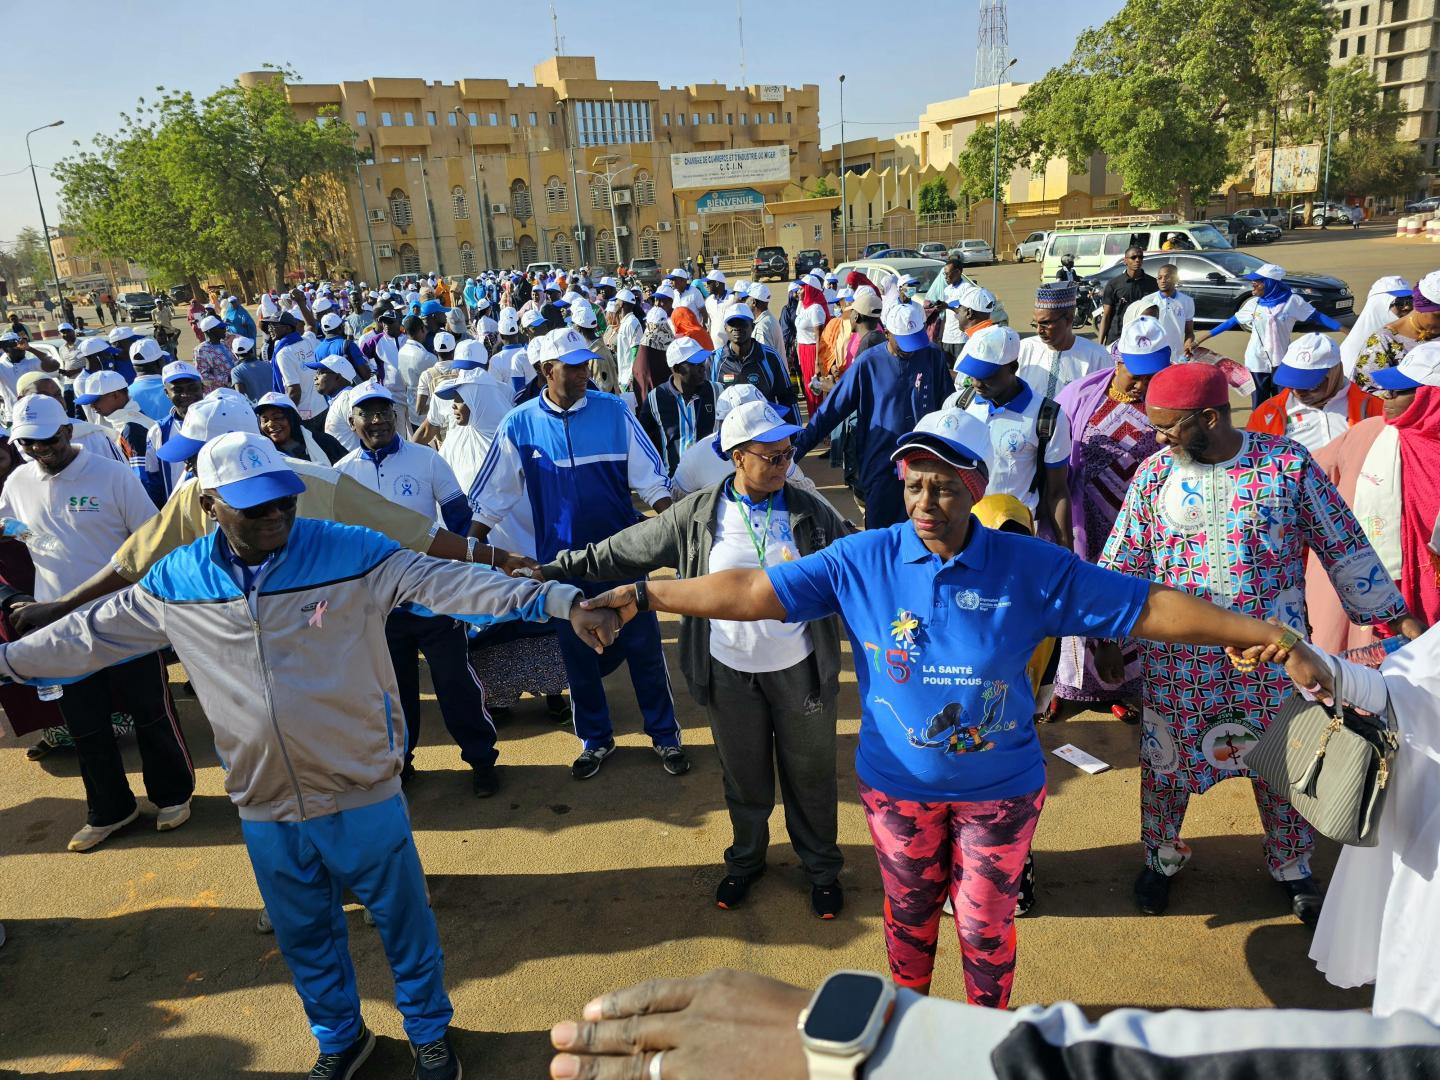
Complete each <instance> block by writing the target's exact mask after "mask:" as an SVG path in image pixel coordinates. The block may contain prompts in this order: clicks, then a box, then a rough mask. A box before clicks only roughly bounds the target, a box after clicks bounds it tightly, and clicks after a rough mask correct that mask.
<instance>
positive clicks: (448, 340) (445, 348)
mask: <svg viewBox="0 0 1440 1080" xmlns="http://www.w3.org/2000/svg"><path fill="white" fill-rule="evenodd" d="M430 346H431V348H433V349H434V350H435V352H437V353H442V352H450V353H453V352H454V351H455V335H454V334H452V333H450V331H448V330H441V331H440V332H439V333H438V334H436V335H435V337H434V338H432V339H431V341H430Z"/></svg>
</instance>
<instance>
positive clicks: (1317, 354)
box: [1121, 319, 1340, 390]
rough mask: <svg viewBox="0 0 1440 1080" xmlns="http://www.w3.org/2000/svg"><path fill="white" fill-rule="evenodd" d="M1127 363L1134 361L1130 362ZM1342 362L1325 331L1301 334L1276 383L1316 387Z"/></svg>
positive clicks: (1277, 371) (1298, 387)
mask: <svg viewBox="0 0 1440 1080" xmlns="http://www.w3.org/2000/svg"><path fill="white" fill-rule="evenodd" d="M1139 321H1140V320H1139V319H1137V320H1136V322H1139ZM1121 351H1122V352H1123V351H1124V350H1123V349H1122V350H1121ZM1125 366H1126V367H1129V366H1130V365H1129V364H1128V363H1127V364H1126V365H1125ZM1339 366H1340V346H1338V345H1336V344H1335V342H1333V341H1331V340H1330V339H1329V338H1328V337H1326V336H1325V335H1324V334H1317V333H1314V332H1312V333H1309V334H1301V335H1300V336H1299V337H1297V338H1296V339H1295V340H1294V341H1292V342H1290V347H1289V348H1288V349H1286V350H1285V358H1284V359H1283V360H1281V361H1280V366H1279V367H1277V368H1276V369H1275V375H1274V380H1275V385H1276V386H1284V387H1286V388H1288V389H1291V390H1313V389H1315V387H1317V386H1319V385H1320V384H1321V383H1322V382H1324V381H1325V379H1326V377H1327V376H1329V374H1330V372H1331V371H1332V370H1333V369H1334V368H1337V367H1339Z"/></svg>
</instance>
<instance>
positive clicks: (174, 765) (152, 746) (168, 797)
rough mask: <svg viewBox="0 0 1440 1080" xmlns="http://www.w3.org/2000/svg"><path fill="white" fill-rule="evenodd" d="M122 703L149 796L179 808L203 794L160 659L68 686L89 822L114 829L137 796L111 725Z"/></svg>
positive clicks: (66, 704) (66, 700) (64, 701)
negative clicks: (130, 718) (198, 792)
mask: <svg viewBox="0 0 1440 1080" xmlns="http://www.w3.org/2000/svg"><path fill="white" fill-rule="evenodd" d="M116 698H118V699H119V700H120V701H121V702H122V703H123V705H124V707H125V708H126V709H127V710H129V712H130V715H131V716H133V717H134V718H135V741H136V742H137V743H138V744H139V746H140V765H141V775H142V776H143V777H144V780H145V797H146V798H147V799H149V800H150V801H151V802H152V803H154V804H155V805H156V806H157V807H164V806H179V805H180V804H181V803H183V802H185V801H187V800H188V799H189V798H190V796H191V795H192V794H193V793H194V791H195V767H194V765H193V764H191V761H190V750H189V748H188V747H187V746H186V745H185V736H184V734H183V733H182V732H181V731H180V721H179V718H178V717H177V716H176V714H175V702H174V700H173V699H172V698H171V697H170V681H169V679H168V677H167V676H166V673H165V663H164V661H163V660H162V659H161V656H160V654H159V653H151V654H150V655H149V656H142V657H140V658H139V659H137V660H129V661H126V662H125V663H123V664H116V665H115V666H114V667H111V668H106V669H105V670H104V671H97V672H96V673H95V674H94V675H89V676H87V677H86V678H84V679H81V680H80V681H79V682H75V683H70V684H68V685H66V687H65V696H64V697H62V698H61V699H60V712H61V715H63V716H64V717H65V726H66V727H67V728H68V729H69V731H70V737H71V738H73V739H74V740H75V752H76V755H77V756H78V757H79V758H80V779H81V780H82V781H84V784H85V805H86V820H87V822H88V823H89V824H91V825H113V824H115V822H117V821H123V820H124V819H125V818H127V817H129V816H130V812H131V811H132V810H134V809H135V795H134V794H133V793H132V792H131V790H130V782H129V781H128V780H127V779H126V777H125V762H124V760H123V759H122V758H121V756H120V747H119V745H118V744H117V743H116V741H115V730H114V728H112V727H111V726H110V714H111V713H112V712H113V711H114V705H113V703H114V701H115V699H116Z"/></svg>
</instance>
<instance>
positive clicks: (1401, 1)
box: [1390, 0, 1410, 22]
mask: <svg viewBox="0 0 1440 1080" xmlns="http://www.w3.org/2000/svg"><path fill="white" fill-rule="evenodd" d="M1409 17H1410V0H1394V2H1393V3H1392V4H1391V5H1390V21H1391V22H1404V21H1405V20H1406V19H1408V18H1409Z"/></svg>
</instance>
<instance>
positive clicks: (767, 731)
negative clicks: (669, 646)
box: [707, 655, 844, 885]
mask: <svg viewBox="0 0 1440 1080" xmlns="http://www.w3.org/2000/svg"><path fill="white" fill-rule="evenodd" d="M707 708H708V711H709V713H710V730H711V731H712V732H713V733H714V736H715V749H716V750H718V751H719V752H720V767H721V770H722V772H723V777H724V782H725V807H726V809H727V810H729V812H730V828H731V830H732V833H733V836H734V842H733V843H732V844H731V845H730V847H729V848H728V849H727V850H726V852H725V869H726V870H727V871H729V872H730V873H732V874H753V873H755V872H756V871H757V870H759V869H760V868H761V867H763V866H764V865H765V853H766V849H767V848H768V847H769V846H770V814H771V812H772V811H773V810H774V809H775V776H776V773H777V772H778V773H779V776H780V793H781V795H783V796H784V799H785V829H786V831H787V832H789V834H790V846H791V847H793V848H794V849H795V854H796V855H797V856H799V858H800V862H801V865H803V866H804V867H805V874H806V876H807V877H808V878H809V879H810V883H811V884H812V885H829V884H831V883H832V882H834V880H835V878H836V876H837V875H838V874H839V873H840V867H841V866H842V865H844V857H843V856H842V855H841V854H840V848H839V846H838V845H837V844H836V842H835V838H836V829H837V822H836V799H837V796H836V792H835V715H836V702H835V697H834V695H825V694H822V693H821V691H820V678H819V675H818V672H817V669H816V666H815V657H814V656H813V655H811V656H807V657H806V658H805V659H804V660H802V661H800V663H798V664H796V665H795V666H794V667H789V668H785V669H784V670H782V671H765V672H759V673H751V672H745V671H736V670H735V669H734V668H731V667H727V666H726V665H724V664H722V663H720V661H718V660H716V659H715V658H714V657H711V658H710V703H709V705H708V706H707Z"/></svg>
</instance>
